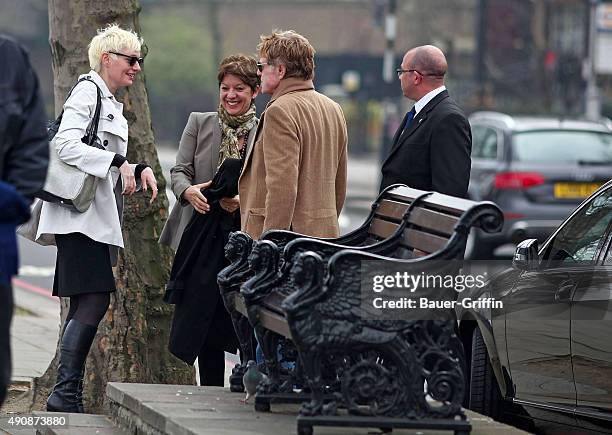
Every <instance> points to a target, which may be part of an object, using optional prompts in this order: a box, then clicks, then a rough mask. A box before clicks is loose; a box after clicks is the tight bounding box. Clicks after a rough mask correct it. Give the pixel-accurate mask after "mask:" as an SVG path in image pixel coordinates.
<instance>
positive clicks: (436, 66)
mask: <svg viewBox="0 0 612 435" xmlns="http://www.w3.org/2000/svg"><path fill="white" fill-rule="evenodd" d="M409 54H410V55H411V60H410V68H414V69H416V70H419V71H420V72H422V73H423V74H424V75H425V76H426V77H428V78H431V79H433V80H440V81H444V74H446V69H447V67H448V65H447V64H446V57H444V53H442V50H440V49H439V48H438V47H436V46H433V45H422V46H420V47H415V48H413V49H412V50H410V51H408V53H406V55H409Z"/></svg>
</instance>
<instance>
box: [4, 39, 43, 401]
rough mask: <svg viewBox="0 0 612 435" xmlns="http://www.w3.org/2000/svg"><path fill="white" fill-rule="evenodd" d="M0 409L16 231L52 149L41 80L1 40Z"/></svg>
mask: <svg viewBox="0 0 612 435" xmlns="http://www.w3.org/2000/svg"><path fill="white" fill-rule="evenodd" d="M0 59H4V60H7V61H6V62H4V61H3V62H0V405H2V402H4V398H5V395H6V389H7V387H8V385H9V382H10V380H11V352H10V337H9V329H10V324H11V317H12V313H13V293H12V289H11V277H12V276H13V275H15V274H16V273H17V240H16V235H15V228H16V226H17V225H19V224H21V223H23V222H25V221H26V220H27V219H28V217H29V207H28V206H29V204H30V202H31V200H32V198H33V197H34V195H35V194H36V193H37V192H39V191H40V190H41V189H42V187H43V185H44V183H45V177H46V174H47V164H48V161H49V145H48V141H47V130H46V128H45V121H46V118H45V111H44V108H43V103H42V99H41V98H40V92H39V89H38V79H37V77H36V74H35V73H34V70H33V69H32V67H31V65H30V61H29V59H28V55H27V53H26V51H25V50H24V49H23V48H22V47H21V46H20V45H19V44H18V43H17V42H15V41H14V40H12V39H10V38H7V37H5V36H2V35H0Z"/></svg>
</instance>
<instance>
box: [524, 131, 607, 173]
mask: <svg viewBox="0 0 612 435" xmlns="http://www.w3.org/2000/svg"><path fill="white" fill-rule="evenodd" d="M512 143H513V153H512V158H513V160H516V161H520V162H537V163H544V164H546V163H574V164H585V165H588V164H612V134H609V133H603V132H596V131H572V130H541V131H526V132H520V133H515V134H514V136H513V139H512Z"/></svg>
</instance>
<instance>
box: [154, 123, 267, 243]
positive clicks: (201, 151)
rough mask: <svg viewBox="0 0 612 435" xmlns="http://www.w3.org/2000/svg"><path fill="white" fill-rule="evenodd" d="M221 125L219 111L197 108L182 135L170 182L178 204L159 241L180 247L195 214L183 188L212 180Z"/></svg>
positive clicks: (249, 140) (252, 134)
mask: <svg viewBox="0 0 612 435" xmlns="http://www.w3.org/2000/svg"><path fill="white" fill-rule="evenodd" d="M256 131H257V126H255V127H253V128H252V129H251V131H250V132H249V136H248V138H247V152H248V151H249V148H250V147H252V145H253V140H254V139H255V133H256ZM220 145H221V128H220V127H219V115H218V114H217V112H205V113H202V112H193V113H191V114H190V115H189V119H188V121H187V125H186V126H185V130H184V131H183V135H182V136H181V142H180V144H179V149H178V153H177V155H176V164H175V165H174V167H173V168H172V169H171V170H170V186H171V189H172V192H173V193H174V196H175V197H176V204H174V207H173V208H172V211H171V212H170V216H169V217H168V220H167V221H166V224H165V225H164V229H163V230H162V234H161V237H160V239H159V242H160V243H162V244H164V245H169V246H171V247H172V248H173V249H174V250H176V249H177V248H178V244H179V242H180V241H181V236H182V235H183V231H184V230H185V227H186V226H187V223H188V222H189V220H190V219H191V216H192V214H193V207H192V206H191V204H190V203H189V202H188V201H186V200H185V199H183V197H182V195H183V192H184V191H185V190H186V189H187V188H188V187H189V186H191V185H192V184H200V183H204V182H206V181H209V180H212V178H213V176H214V175H215V173H216V172H217V164H218V163H219V146H220Z"/></svg>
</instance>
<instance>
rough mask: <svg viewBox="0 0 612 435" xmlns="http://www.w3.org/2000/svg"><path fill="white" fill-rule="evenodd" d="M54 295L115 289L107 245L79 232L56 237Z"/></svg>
mask: <svg viewBox="0 0 612 435" xmlns="http://www.w3.org/2000/svg"><path fill="white" fill-rule="evenodd" d="M55 243H56V245H57V260H56V261H55V276H54V278H53V295H54V296H62V297H68V296H75V295H79V294H84V293H110V292H114V291H115V290H116V288H115V277H114V276H113V269H112V267H111V260H110V251H109V245H107V244H106V243H101V242H96V241H95V240H92V239H90V238H89V237H87V236H86V235H84V234H81V233H70V234H56V235H55Z"/></svg>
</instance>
